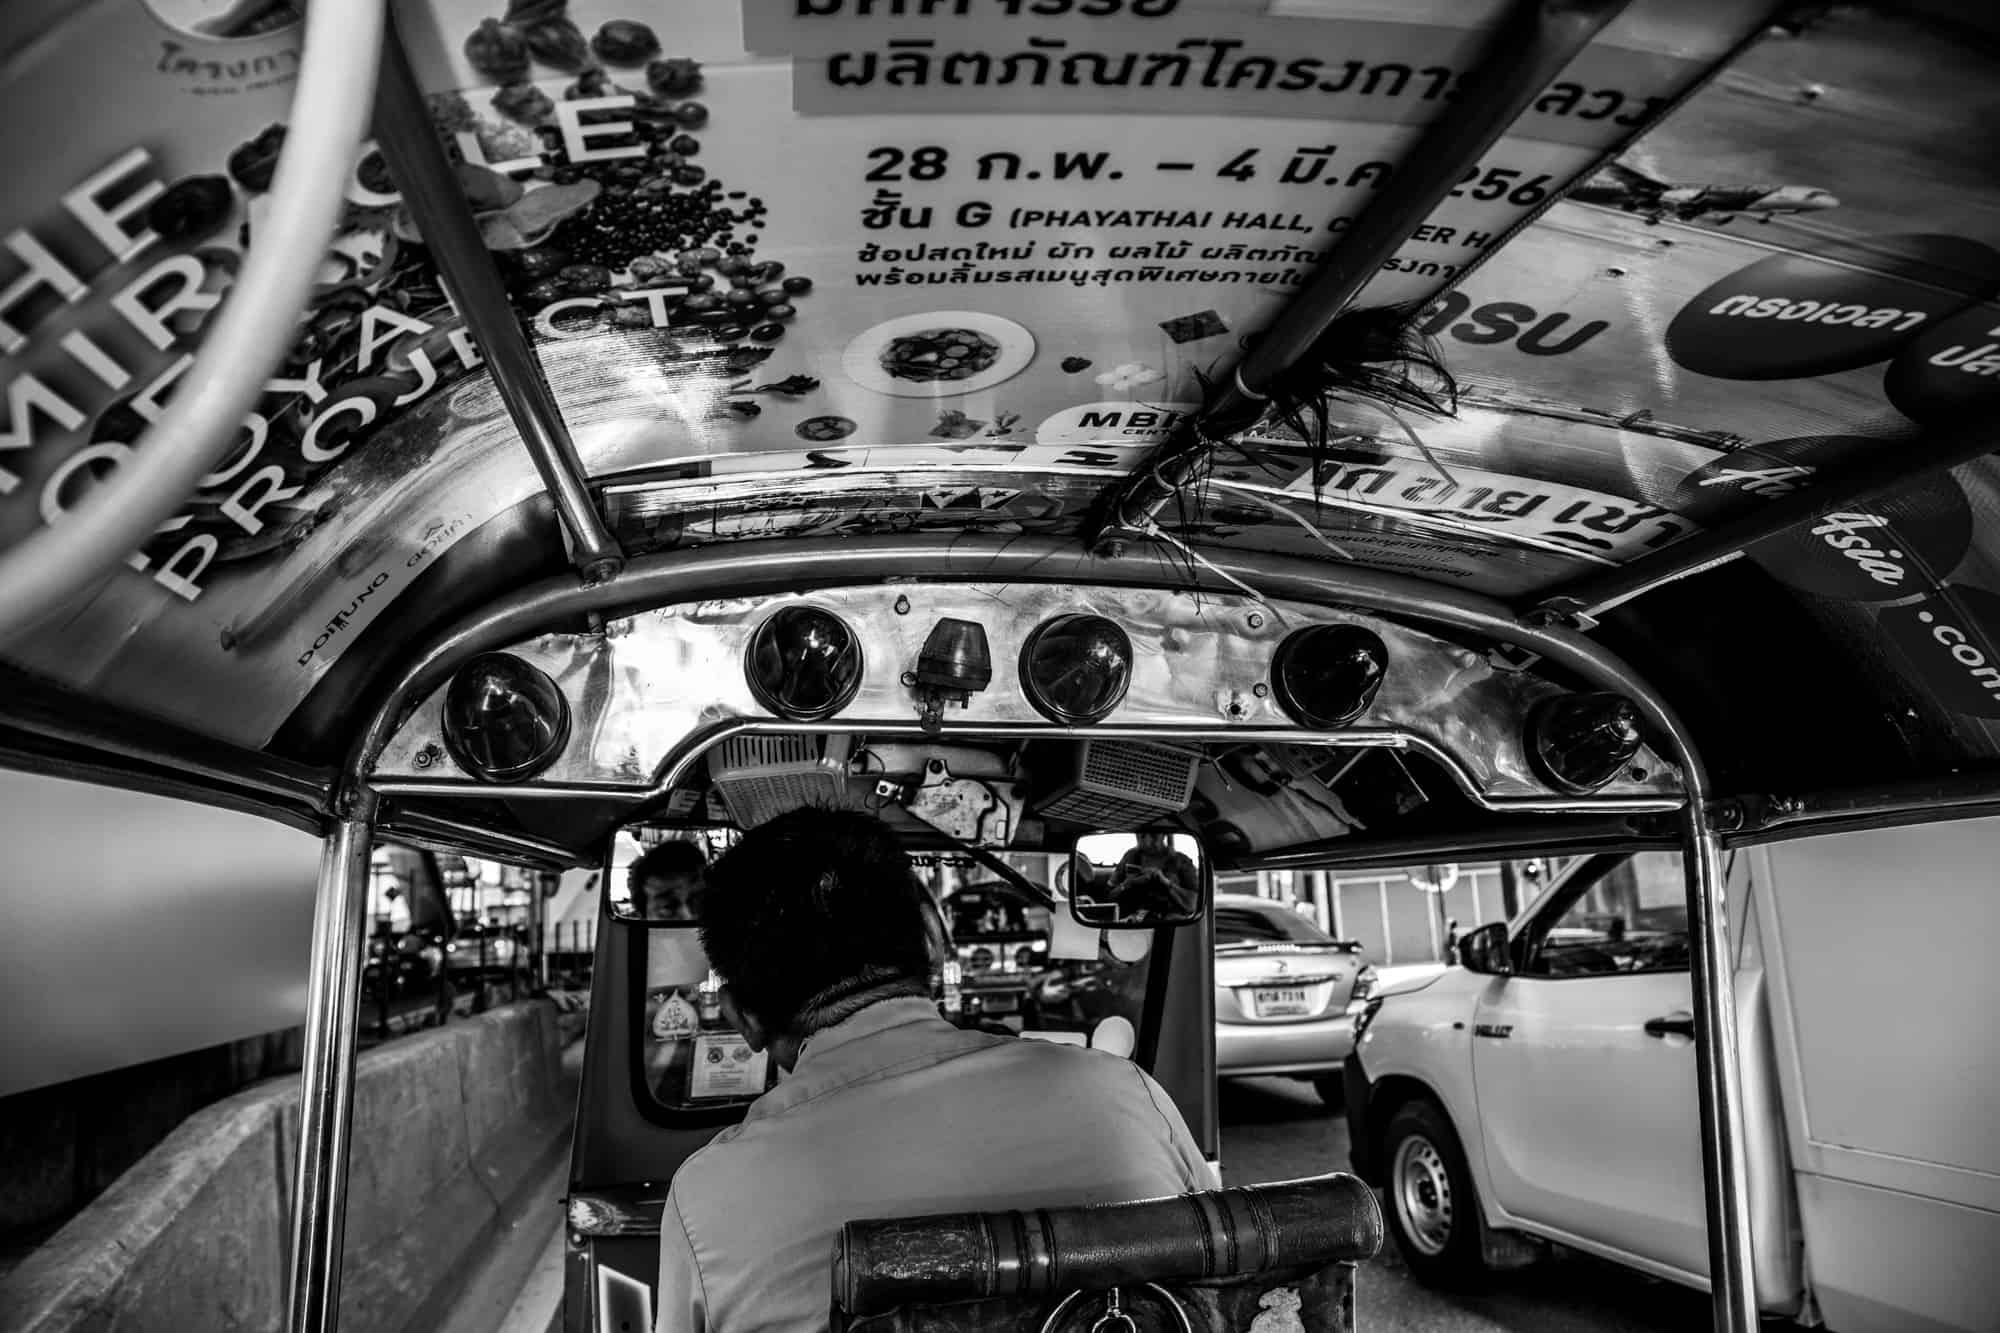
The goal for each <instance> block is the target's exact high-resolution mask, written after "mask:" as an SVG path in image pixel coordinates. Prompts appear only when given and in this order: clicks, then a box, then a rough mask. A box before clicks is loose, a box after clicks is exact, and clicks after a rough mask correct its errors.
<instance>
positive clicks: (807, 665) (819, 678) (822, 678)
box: [745, 606, 861, 722]
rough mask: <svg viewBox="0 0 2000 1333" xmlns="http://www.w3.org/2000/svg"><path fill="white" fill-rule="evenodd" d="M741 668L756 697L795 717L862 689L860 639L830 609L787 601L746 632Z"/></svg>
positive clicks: (809, 716)
mask: <svg viewBox="0 0 2000 1333" xmlns="http://www.w3.org/2000/svg"><path fill="white" fill-rule="evenodd" d="M745 669H746V671H747V672H748V675H749V677H750V692H751V693H752V694H754V695H756V696H757V702H759V703H761V704H763V705H764V707H766V708H768V709H770V710H771V711H772V712H774V713H776V714H778V715H779V716H780V717H788V718H791V719H793V720H794V721H799V722H816V721H818V720H819V719H820V718H823V717H831V716H832V715H833V714H835V713H838V712H839V711H840V710H841V709H843V708H845V707H847V705H848V704H850V703H852V702H853V700H854V696H855V693H856V692H857V691H859V690H860V688H861V643H860V641H859V640H858V639H856V638H855V637H854V631H853V630H852V629H851V628H849V626H848V624H847V622H846V621H844V620H842V619H841V618H840V617H839V616H837V615H834V614H833V613H832V612H831V611H822V610H820V609H819V608H817V607H811V606H788V607H786V608H785V609H784V610H782V611H779V612H778V613H777V614H776V615H773V616H772V617H771V618H770V619H768V620H766V621H765V622H764V623H763V624H761V625H759V626H758V627H757V632H756V633H755V634H753V635H751V636H750V649H749V654H748V661H747V663H746V664H745Z"/></svg>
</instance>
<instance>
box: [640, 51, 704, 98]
mask: <svg viewBox="0 0 2000 1333" xmlns="http://www.w3.org/2000/svg"><path fill="white" fill-rule="evenodd" d="M646 84H647V86H648V87H650V88H651V89H652V90H653V91H654V92H656V93H658V94H659V95H660V96H662V97H690V96H692V95H693V94H695V93H698V92H700V91H701V62H700V61H699V60H685V59H676V60H655V61H654V62H653V63H652V64H650V65H648V66H646Z"/></svg>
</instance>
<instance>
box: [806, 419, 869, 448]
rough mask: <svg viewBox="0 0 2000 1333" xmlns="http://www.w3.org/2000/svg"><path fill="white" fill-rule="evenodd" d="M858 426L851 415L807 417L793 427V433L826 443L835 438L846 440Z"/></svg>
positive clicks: (814, 441) (816, 441)
mask: <svg viewBox="0 0 2000 1333" xmlns="http://www.w3.org/2000/svg"><path fill="white" fill-rule="evenodd" d="M856 429H858V427H856V425H855V423H854V421H853V420H852V418H849V417H807V418H806V419H805V420H804V421H801V422H800V423H799V424H798V425H796V426H794V427H792V433H793V434H795V435H797V436H798V437H799V438H800V439H802V440H811V441H812V442H813V443H815V444H826V443H828V442H830V441H833V440H844V439H846V438H847V437H848V436H850V435H852V434H854V432H855V430H856Z"/></svg>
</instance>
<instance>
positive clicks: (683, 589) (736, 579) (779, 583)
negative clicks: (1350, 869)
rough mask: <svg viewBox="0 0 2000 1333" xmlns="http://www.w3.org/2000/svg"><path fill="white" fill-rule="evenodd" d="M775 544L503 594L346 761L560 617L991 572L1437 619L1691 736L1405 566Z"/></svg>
mask: <svg viewBox="0 0 2000 1333" xmlns="http://www.w3.org/2000/svg"><path fill="white" fill-rule="evenodd" d="M774 545H775V544H774V543H764V542H759V543H750V544H747V546H738V547H735V548H729V549H717V548H712V547H711V548H702V549H698V550H692V551H675V552H669V553H666V554H661V555H650V556H642V557H640V558H638V559H635V560H633V561H632V562H631V564H630V565H629V566H627V568H626V570H625V573H624V574H623V575H622V576H621V577H620V578H618V579H617V580H616V581H615V582H612V583H606V584H598V585H579V584H578V583H577V581H576V580H575V578H574V577H571V576H564V577H561V578H555V579H550V580H547V581H544V582H542V583H538V584H533V585H530V586H529V587H526V588H523V589H522V590H521V591H519V592H517V593H515V594H513V595H512V596H510V597H507V598H505V599H502V600H500V601H497V602H495V603H494V604H493V605H492V606H490V607H488V608H487V609H486V610H484V611H482V612H480V613H479V614H478V615H477V616H475V617H473V618H471V619H469V620H465V621H462V622H460V623H459V624H458V625H455V626H452V627H451V628H449V629H447V630H446V631H445V632H444V633H443V634H441V635H440V636H438V637H437V638H435V639H433V640H432V641H431V642H430V643H429V644H427V645H425V646H423V647H422V648H421V649H419V650H418V652H417V653H416V654H415V655H414V656H412V657H411V658H410V659H409V666H408V668H407V669H406V671H405V672H404V675H403V678H402V680H401V681H399V682H398V683H397V685H396V686H395V688H394V690H393V691H392V692H391V693H390V694H389V695H388V696H387V697H386V698H385V699H384V700H383V702H382V703H381V705H380V706H379V707H378V708H377V709H376V711H375V713H374V715H373V716H372V717H371V718H370V719H369V722H368V726H367V728H366V730H364V731H363V732H362V734H361V737H360V740H359V742H358V743H357V745H356V746H355V748H354V749H353V750H352V751H351V752H350V754H349V756H348V761H347V765H346V772H347V773H348V775H349V776H350V777H351V778H353V779H355V780H356V781H364V780H365V779H366V775H367V774H368V773H369V772H370V771H371V770H372V768H373V766H374V763H375V760H376V758H377V757H378V756H379V755H380V754H381V752H382V750H383V748H384V747H385V746H386V745H387V744H388V743H389V739H390V737H391V736H392V735H393V734H394V732H395V730H396V728H397V727H398V726H399V725H400V724H401V722H402V720H403V718H404V716H405V715H406V713H407V712H408V710H410V709H412V708H414V707H415V706H416V705H417V704H418V703H419V702H421V701H422V700H423V699H424V698H425V697H427V696H428V695H429V694H430V692H431V691H432V690H433V689H435V688H436V687H437V686H438V685H440V684H442V683H443V682H444V681H445V679H446V678H448V677H449V676H450V674H451V673H452V671H453V670H455V669H456V668H457V667H458V665H459V664H460V663H462V662H464V661H465V660H466V659H467V658H469V657H471V656H472V655H473V654H475V653H478V652H483V651H486V650H487V649H494V648H500V647H504V646H505V645H507V644H509V643H512V642H515V641H517V640H519V639H523V638H526V637H529V636H530V635H533V634H536V633H540V632H541V631H543V630H544V629H545V628H546V627H547V626H549V625H551V624H554V623H556V622H557V621H559V620H561V619H564V618H572V619H573V618H575V617H577V616H580V615H583V614H585V613H593V612H594V613H596V614H598V615H601V616H604V617H606V618H612V617H616V616H619V615H624V614H630V613H633V612H638V611H642V610H646V609H649V608H651V607H654V606H659V605H663V604H666V603H670V602H677V601H686V600H689V599H691V598H697V597H707V596H714V595H716V592H717V590H718V589H726V590H727V591H728V594H729V595H731V596H754V595H757V594H759V593H766V592H800V591H806V590H809V589H812V588H826V587H838V586H843V585H853V584H860V583H869V582H876V581H880V580H883V579H922V580H951V581H963V580H967V579H983V580H990V581H994V582H1002V583H1070V584H1097V585H1101V586H1123V587H1151V588H1171V587H1181V588H1186V589H1187V590H1188V591H1190V592H1193V591H1195V590H1197V589H1199V590H1201V591H1204V592H1212V593H1218V594H1230V593H1240V592H1241V591H1242V588H1241V586H1233V585H1231V584H1230V583H1228V582H1227V581H1226V580H1225V576H1227V578H1233V579H1237V580H1240V581H1241V582H1242V583H1246V584H1248V585H1250V586H1251V587H1253V588H1255V589H1256V590H1257V591H1258V592H1260V593H1263V594H1264V595H1266V596H1269V597H1278V598H1290V599H1296V600H1298V601H1302V602H1311V603H1317V604H1321V605H1335V604H1338V605H1343V606H1350V607H1355V608H1359V609H1361V610H1366V611H1376V612H1382V613H1386V614H1389V615H1393V616H1396V617H1398V618H1401V619H1405V620H1429V621H1432V622H1434V623H1436V624H1439V625H1445V626H1449V627H1452V628H1454V629H1457V630H1459V631H1463V632H1467V633H1470V634H1472V635H1474V636H1476V637H1478V638H1481V639H1489V640H1492V641H1494V642H1498V643H1511V644H1515V645H1518V646H1519V647H1522V648H1525V649H1527V650H1528V651H1529V652H1532V653H1535V654H1537V655H1538V656H1540V657H1543V658H1546V659H1547V660H1548V661H1550V662H1551V663H1553V664H1555V665H1557V666H1559V667H1562V668H1565V669H1567V670H1569V671H1571V672H1573V673H1575V674H1577V675H1578V676H1581V677H1582V678H1583V679H1585V680H1587V681H1590V682H1591V683H1593V684H1595V685H1597V686H1599V687H1601V688H1604V689H1610V690H1616V691H1618V692H1619V693H1621V694H1623V695H1625V696H1626V697H1627V698H1629V699H1631V700H1632V701H1633V703H1634V704H1635V705H1637V707H1638V708H1639V710H1640V713H1641V715H1642V716H1643V717H1644V718H1645V721H1646V724H1647V725H1648V727H1649V728H1651V729H1652V730H1653V731H1654V732H1656V733H1657V734H1659V735H1662V736H1674V737H1678V738H1681V742H1680V743H1681V744H1684V742H1685V732H1684V731H1683V730H1682V728H1681V725H1680V722H1679V720H1678V719H1677V718H1675V717H1674V716H1673V715H1672V713H1671V712H1669V711H1668V709H1667V707H1666V705H1665V704H1664V703H1662V702H1660V701H1659V699H1658V698H1657V697H1656V696H1655V695H1654V694H1653V693H1652V692H1651V691H1650V689H1649V688H1648V687H1647V686H1646V684H1645V682H1644V681H1643V680H1641V679H1640V678H1639V676H1638V675H1637V673H1635V672H1634V671H1633V670H1632V669H1631V668H1630V667H1628V666H1626V665H1625V663H1623V662H1622V661H1620V660H1619V659H1618V658H1616V657H1615V656H1613V655H1612V654H1611V653H1609V652H1607V651H1605V649H1604V648H1603V647H1601V646H1600V645H1598V644H1596V643H1594V642H1592V641H1591V640H1590V639H1588V638H1586V637H1584V636H1583V635H1581V634H1578V633H1575V632H1574V631H1571V630H1567V629H1563V628H1561V627H1558V626H1544V625H1523V624H1521V623H1519V622H1518V621H1516V620H1515V619H1514V617H1513V614H1512V613H1511V612H1510V611H1509V610H1508V609H1507V608H1506V607H1505V606H1504V605H1503V604H1501V603H1500V602H1497V601H1495V600H1493V599H1491V598H1487V597H1481V596H1477V595H1474V594H1470V593H1465V592H1461V591H1459V590H1457V589H1453V588H1441V587H1439V586H1438V585H1436V584H1434V583H1427V582H1425V581H1424V580H1421V579H1414V578H1409V577H1406V576H1403V575H1397V574H1384V573H1380V572H1378V571H1375V570H1369V569H1362V568H1358V567H1352V566H1338V565H1327V564H1322V563H1318V562H1315V561H1310V560H1296V559H1286V558H1283V557H1275V556H1263V555H1257V554H1249V555H1227V554H1220V553H1218V554H1217V556H1216V557H1215V559H1214V561H1213V564H1214V570H1213V571H1209V570H1203V571H1200V572H1199V574H1198V575H1197V577H1195V578H1193V579H1190V578H1189V576H1188V571H1187V569H1186V568H1185V566H1182V565H1180V564H1178V563H1176V562H1174V561H1172V560H1170V559H1167V558H1166V557H1164V556H1162V555H1160V554H1159V553H1157V552H1155V551H1152V550H1150V549H1145V550H1141V551H1139V552H1137V553H1135V554H1133V555H1129V556H1120V557H1108V556H1098V555H1093V554H1091V553H1090V552H1087V551H1083V550H1079V549H1078V548H1077V547H1076V546H1075V545H1074V544H1073V543H1072V542H1070V541H1068V540H1063V539H1045V538H1028V537H1013V538H1005V537H965V538H961V539H959V540H956V541H954V542H953V543H952V544H951V545H950V546H946V547H941V546H939V545H937V544H936V543H935V542H933V541H928V540H924V539H919V538H908V537H882V538H858V539H857V538H852V537H843V538H829V539H820V540H813V541H802V542H787V543H784V544H783V546H784V548H785V549H784V550H783V551H782V553H780V552H778V551H775V550H773V549H772V548H773V546H774Z"/></svg>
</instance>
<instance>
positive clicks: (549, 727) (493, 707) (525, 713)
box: [444, 653, 569, 782]
mask: <svg viewBox="0 0 2000 1333" xmlns="http://www.w3.org/2000/svg"><path fill="white" fill-rule="evenodd" d="M568 743H569V701H568V700H567V699H565V698H563V693H562V690H561V688H560V687H558V686H557V684H556V683H555V681H553V680H551V679H550V678H549V675H548V673H547V672H545V671H543V670H541V669H540V668H538V667H534V666H531V665H529V664H528V663H526V662H524V661H522V660H521V659H520V658H518V657H515V656H513V655H512V654H511V653H482V654H480V655H479V656H478V657H475V658H473V659H472V660H471V661H470V662H467V663H466V664H465V665H464V666H463V667H461V668H459V671H458V674H457V675H455V676H453V677H452V678H451V684H450V685H448V686H446V687H445V692H444V744H445V748H446V749H447V750H449V751H450V752H451V757H452V758H453V759H454V760H456V761H457V763H458V766H459V767H460V768H462V769H464V770H465V771H466V772H468V773H470V774H472V776H474V777H475V778H478V779H480V780H481V781H483V782H519V781H522V780H523V779H525V778H531V777H533V776H534V775H535V774H537V773H539V772H541V771H542V770H543V769H545V768H547V767H548V766H549V765H550V764H552V763H554V762H555V761H556V756H558V755H560V754H561V753H562V750H563V746H565V745H567V744H568Z"/></svg>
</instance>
